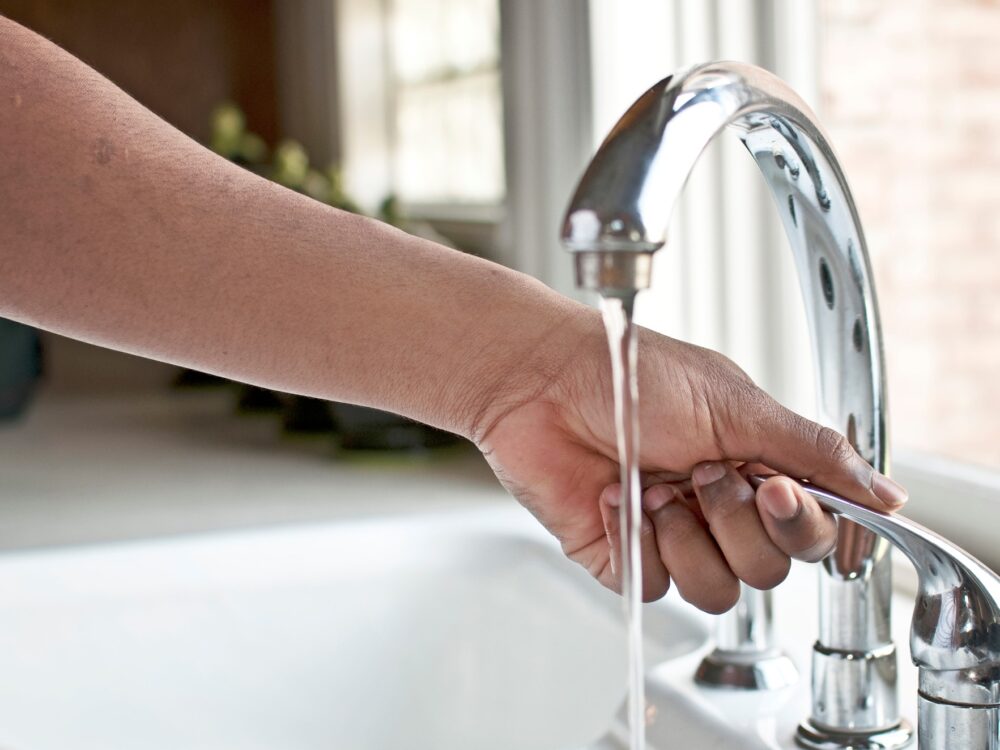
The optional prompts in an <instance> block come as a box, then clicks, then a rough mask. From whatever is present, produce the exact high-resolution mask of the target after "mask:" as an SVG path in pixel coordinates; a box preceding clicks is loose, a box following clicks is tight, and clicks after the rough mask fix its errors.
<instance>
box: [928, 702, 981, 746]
mask: <svg viewBox="0 0 1000 750" xmlns="http://www.w3.org/2000/svg"><path fill="white" fill-rule="evenodd" d="M998 727H1000V706H959V705H955V704H952V703H940V702H938V701H935V700H931V699H930V698H927V697H926V696H924V695H920V696H918V699H917V730H918V733H919V737H920V743H919V745H920V750H950V749H951V748H955V749H956V750H957V748H962V750H998V748H1000V730H998V729H997V728H998Z"/></svg>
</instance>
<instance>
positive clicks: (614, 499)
mask: <svg viewBox="0 0 1000 750" xmlns="http://www.w3.org/2000/svg"><path fill="white" fill-rule="evenodd" d="M604 501H605V502H606V503H607V504H608V505H610V506H611V507H612V508H617V507H618V506H620V505H621V504H622V488H621V487H620V486H615V487H609V488H608V489H606V490H605V491H604Z"/></svg>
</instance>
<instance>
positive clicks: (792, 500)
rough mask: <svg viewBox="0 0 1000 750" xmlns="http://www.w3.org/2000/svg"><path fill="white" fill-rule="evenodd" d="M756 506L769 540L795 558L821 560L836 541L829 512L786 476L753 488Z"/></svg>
mask: <svg viewBox="0 0 1000 750" xmlns="http://www.w3.org/2000/svg"><path fill="white" fill-rule="evenodd" d="M757 509H758V511H759V513H760V519H761V522H762V523H763V524H764V528H765V529H766V531H767V535H768V536H769V537H770V538H771V541H772V542H774V544H775V545H776V546H777V547H778V549H780V550H781V551H782V552H784V553H785V554H786V555H789V556H790V557H793V558H795V559H796V560H804V561H805V562H817V561H818V560H822V559H823V558H824V557H826V556H827V555H828V554H829V553H830V551H831V550H832V549H833V547H834V545H835V544H836V543H837V522H836V521H835V520H834V518H833V516H832V515H830V514H829V513H826V512H824V511H823V509H822V508H820V506H819V504H818V503H817V502H816V501H815V500H814V499H813V498H812V497H810V496H809V494H808V493H807V492H805V490H803V489H802V487H800V486H799V484H798V483H797V482H794V481H792V480H791V479H789V478H788V477H783V476H775V477H772V478H771V479H768V480H767V481H766V482H764V484H762V485H761V486H760V487H758V488H757Z"/></svg>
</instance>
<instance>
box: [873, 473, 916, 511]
mask: <svg viewBox="0 0 1000 750" xmlns="http://www.w3.org/2000/svg"><path fill="white" fill-rule="evenodd" d="M872 492H874V493H875V496H876V497H877V498H878V499H879V500H881V501H882V502H883V503H885V504H886V505H891V506H893V507H899V506H900V505H903V504H904V503H905V502H906V501H907V500H909V499H910V493H908V492H907V491H906V490H905V489H904V488H903V486H902V485H901V484H898V483H897V482H894V481H892V480H891V479H889V477H887V476H886V475H885V474H879V473H878V472H877V471H876V472H875V475H874V476H873V477H872Z"/></svg>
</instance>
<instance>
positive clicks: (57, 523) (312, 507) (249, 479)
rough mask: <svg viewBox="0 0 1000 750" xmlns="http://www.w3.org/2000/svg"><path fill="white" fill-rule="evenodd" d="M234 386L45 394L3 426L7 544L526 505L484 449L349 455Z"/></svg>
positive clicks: (0, 463) (1, 511)
mask: <svg viewBox="0 0 1000 750" xmlns="http://www.w3.org/2000/svg"><path fill="white" fill-rule="evenodd" d="M234 400H235V397H234V395H233V392H232V391H228V390H208V391H194V392H185V391H177V392H163V393H154V394H132V395H127V396H87V397H70V396H62V395H53V394H43V395H42V396H41V397H40V398H39V399H38V400H37V401H36V402H35V403H34V404H33V405H32V406H31V408H30V410H29V411H28V413H27V415H26V416H25V417H24V418H23V419H22V420H21V421H20V422H16V423H5V424H3V425H0V548H2V549H23V548H27V547H38V546H51V545H64V544H81V543H94V542H103V541H110V540H122V539H135V538H142V537H151V536H164V535H175V534H187V533H198V532H205V531H211V530H215V529H232V528H244V527H254V526H262V525H270V524H283V523H299V522H308V521H321V520H332V519H339V518H353V517H359V516H371V515H382V514H387V513H399V512H419V511H422V510H442V509H449V508H456V509H457V508H461V507H470V506H480V507H481V506H483V505H484V504H497V505H502V504H513V502H514V501H513V500H512V499H511V498H510V497H509V496H508V495H507V494H506V492H504V490H503V489H502V488H501V487H500V485H499V484H498V483H497V481H496V479H495V478H494V477H493V474H492V472H490V470H489V467H488V466H487V465H486V463H485V462H484V461H483V460H482V458H481V457H480V456H479V455H478V453H476V452H475V450H474V449H472V448H471V447H470V448H469V449H467V450H466V449H464V447H463V448H460V449H456V450H452V449H448V450H445V451H438V452H435V453H432V454H431V455H430V456H428V457H411V456H406V455H402V456H399V455H386V456H378V457H372V456H371V455H359V456H347V457H345V456H343V455H340V456H335V455H334V448H333V442H332V439H331V438H330V437H329V436H319V437H290V436H287V435H283V434H282V433H281V430H280V425H279V420H278V418H277V417H275V416H240V415H237V414H235V411H234V406H233V403H234Z"/></svg>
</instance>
